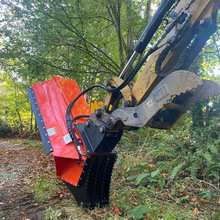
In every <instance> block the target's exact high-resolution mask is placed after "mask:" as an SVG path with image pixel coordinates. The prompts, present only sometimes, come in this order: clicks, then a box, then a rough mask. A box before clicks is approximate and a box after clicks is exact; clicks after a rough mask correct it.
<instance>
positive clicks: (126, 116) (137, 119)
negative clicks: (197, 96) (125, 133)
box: [111, 70, 202, 127]
mask: <svg viewBox="0 0 220 220" xmlns="http://www.w3.org/2000/svg"><path fill="white" fill-rule="evenodd" d="M199 85H202V80H201V79H200V78H199V77H198V76H197V75H195V74H194V73H192V72H189V71H184V70H180V71H175V72H173V73H172V74H170V75H169V76H167V77H166V78H164V79H163V80H162V81H161V82H160V83H159V84H158V85H157V86H156V87H155V88H154V89H153V91H152V92H151V93H150V95H149V96H148V98H147V99H146V100H145V101H144V102H143V103H142V104H140V105H138V106H136V107H127V108H125V107H124V108H120V109H117V110H115V111H114V112H112V114H111V117H112V119H113V120H114V121H118V120H121V121H122V122H123V123H124V125H126V126H133V127H143V126H145V125H146V124H147V122H148V121H149V120H150V119H151V118H152V117H153V116H154V115H155V114H156V113H157V112H158V111H160V110H161V109H162V108H163V107H164V105H165V104H166V103H167V102H169V100H170V99H171V98H172V97H173V96H174V95H180V94H181V93H186V92H187V91H191V90H192V89H195V88H197V87H198V86H199Z"/></svg>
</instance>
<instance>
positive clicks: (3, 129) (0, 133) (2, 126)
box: [0, 119, 11, 137]
mask: <svg viewBox="0 0 220 220" xmlns="http://www.w3.org/2000/svg"><path fill="white" fill-rule="evenodd" d="M10 133H11V127H10V126H9V125H8V124H7V123H6V122H4V121H3V120H2V119H0V137H5V136H6V135H8V134H10Z"/></svg>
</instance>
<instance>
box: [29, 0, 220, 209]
mask: <svg viewBox="0 0 220 220" xmlns="http://www.w3.org/2000/svg"><path fill="white" fill-rule="evenodd" d="M219 8H220V4H219V0H190V1H184V0H162V1H161V4H160V5H159V7H158V9H157V11H156V13H155V15H154V16H153V17H152V18H151V20H150V22H149V23H148V25H147V27H146V28H145V30H144V32H143V34H142V35H141V37H140V39H139V40H138V41H137V43H136V45H135V47H134V52H133V54H132V55H131V57H130V59H129V61H128V63H127V64H126V66H125V68H124V69H123V70H122V72H121V74H120V76H119V77H113V78H110V79H108V81H107V85H104V84H97V85H93V86H91V87H89V88H87V89H86V90H84V91H83V92H81V91H80V89H79V87H78V86H77V84H76V82H75V81H74V80H69V79H64V78H61V77H56V76H53V77H52V79H51V80H48V81H45V82H41V83H37V84H35V85H32V86H31V88H30V89H29V90H28V93H29V97H30V100H31V105H32V108H33V111H34V114H35V117H36V120H37V124H38V128H39V131H40V135H41V138H42V141H43V144H44V148H45V151H46V153H47V154H48V153H52V154H53V156H54V160H55V166H56V174H57V176H58V177H59V178H60V179H62V180H63V181H64V182H65V183H66V185H67V186H68V187H69V189H70V190H71V192H72V193H73V195H74V197H75V199H76V201H77V203H78V204H79V205H81V206H83V207H89V208H93V207H94V206H95V205H96V204H99V205H101V206H102V205H105V204H108V202H109V188H110V180H111V174H112V169H113V166H114V163H115V160H116V155H117V152H116V150H115V146H116V145H117V143H118V142H119V140H120V138H121V136H122V133H123V130H132V129H133V130H137V129H138V128H140V127H143V126H148V127H152V128H158V129H170V128H171V127H173V125H174V124H175V123H176V122H177V121H178V119H179V118H180V117H181V116H182V115H183V114H184V113H186V112H187V110H188V109H190V107H191V106H192V105H194V103H196V102H197V101H201V100H205V99H207V98H209V97H214V96H218V95H220V85H218V84H217V83H214V82H211V81H207V80H203V81H202V80H201V79H200V78H199V76H198V75H196V74H194V73H192V72H189V71H187V70H188V69H189V67H190V65H191V64H192V63H193V60H194V59H195V58H196V56H197V55H198V53H199V52H200V51H201V49H202V48H203V46H204V45H205V42H206V41H207V40H208V39H209V37H210V36H211V35H212V34H213V33H214V32H215V31H216V28H217V25H216V21H217V13H218V10H219ZM168 16H169V17H170V18H169V19H167V17H168ZM163 21H166V22H167V21H168V24H167V25H166V27H165V28H164V30H163V32H162V33H161V34H160V37H159V38H158V39H157V40H156V41H155V43H153V45H152V46H151V47H150V48H149V49H148V51H147V52H146V53H145V54H143V52H144V51H145V49H146V47H147V46H148V44H149V43H150V42H151V39H152V37H153V36H154V35H155V32H156V31H157V29H159V27H160V26H161V24H162V23H163ZM155 36H157V34H156V35H155ZM139 55H141V56H140V57H141V59H140V60H139V61H138V62H134V61H135V60H136V59H137V57H138V56H139ZM142 55H143V56H142ZM145 62H146V64H145ZM134 64H135V66H134ZM144 64H145V66H144V68H143V69H142V71H141V73H140V75H139V77H138V79H137V80H136V81H135V82H132V80H133V79H134V77H135V76H136V74H137V73H138V71H139V70H140V69H141V68H142V66H143V65H144ZM95 87H99V88H102V89H104V90H105V91H106V92H108V95H107V97H106V100H105V106H104V107H103V108H99V109H98V110H97V111H96V112H95V113H92V111H91V109H90V108H89V106H88V104H87V102H86V100H85V98H84V97H83V95H84V94H85V93H87V92H88V91H90V90H91V89H93V88H95ZM122 103H123V106H122Z"/></svg>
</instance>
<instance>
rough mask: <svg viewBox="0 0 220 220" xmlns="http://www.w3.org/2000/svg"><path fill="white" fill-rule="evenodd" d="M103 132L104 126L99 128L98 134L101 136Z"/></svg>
mask: <svg viewBox="0 0 220 220" xmlns="http://www.w3.org/2000/svg"><path fill="white" fill-rule="evenodd" d="M105 130H106V128H105V127H104V126H101V127H100V128H99V132H100V133H101V134H103V133H104V132H105Z"/></svg>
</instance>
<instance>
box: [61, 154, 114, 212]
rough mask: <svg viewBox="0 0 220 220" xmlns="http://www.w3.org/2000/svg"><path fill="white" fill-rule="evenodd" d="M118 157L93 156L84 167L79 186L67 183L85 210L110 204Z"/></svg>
mask: <svg viewBox="0 0 220 220" xmlns="http://www.w3.org/2000/svg"><path fill="white" fill-rule="evenodd" d="M115 160H116V155H115V154H113V155H91V156H90V157H89V158H88V159H87V161H86V165H85V166H84V169H83V173H82V176H81V178H80V181H79V183H78V186H73V185H71V184H70V183H67V182H65V181H64V182H65V184H66V185H67V187H68V188H69V189H70V191H71V193H72V194H73V196H74V198H75V200H76V202H77V203H78V205H79V206H82V207H83V208H90V209H93V208H94V207H95V206H96V205H99V206H101V207H102V206H104V205H108V204H109V190H110V182H111V175H112V170H113V167H114V163H115Z"/></svg>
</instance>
